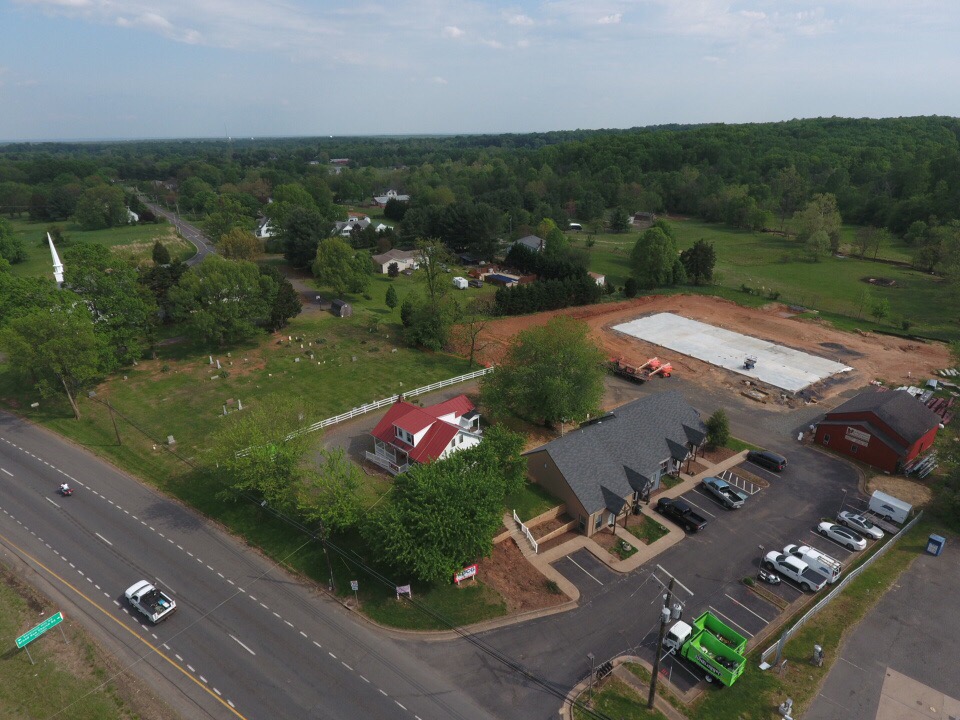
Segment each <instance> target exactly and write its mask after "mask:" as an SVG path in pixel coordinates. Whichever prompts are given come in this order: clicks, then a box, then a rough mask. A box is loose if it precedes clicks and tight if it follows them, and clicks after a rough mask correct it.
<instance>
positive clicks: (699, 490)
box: [693, 487, 726, 517]
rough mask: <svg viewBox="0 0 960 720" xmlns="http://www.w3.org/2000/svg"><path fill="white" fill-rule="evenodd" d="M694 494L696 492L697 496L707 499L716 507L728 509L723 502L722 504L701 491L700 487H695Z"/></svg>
mask: <svg viewBox="0 0 960 720" xmlns="http://www.w3.org/2000/svg"><path fill="white" fill-rule="evenodd" d="M693 492H695V493H696V494H697V495H700V496H701V497H705V498H706V499H707V500H709V501H710V502H712V503H713V504H714V505H716V506H717V507H719V508H723V509H726V506H725V505H724V504H723V503H722V502H720V501H719V500H717V499H716V498H713V497H711V496H710V495H708V494H707V493H705V492H704V491H703V490H701V489H700V488H699V487H695V488H694V489H693ZM701 509H702V508H701ZM704 512H707V511H706V510H704ZM714 517H716V516H714Z"/></svg>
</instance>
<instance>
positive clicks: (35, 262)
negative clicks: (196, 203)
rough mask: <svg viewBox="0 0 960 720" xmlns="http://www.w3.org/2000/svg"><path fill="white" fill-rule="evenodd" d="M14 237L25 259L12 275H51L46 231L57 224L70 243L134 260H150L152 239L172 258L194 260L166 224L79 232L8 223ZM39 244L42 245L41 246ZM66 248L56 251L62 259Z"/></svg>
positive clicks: (74, 228)
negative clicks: (104, 248) (102, 247)
mask: <svg viewBox="0 0 960 720" xmlns="http://www.w3.org/2000/svg"><path fill="white" fill-rule="evenodd" d="M9 222H10V225H11V226H12V227H13V234H14V237H19V238H20V239H21V240H22V241H23V246H24V249H25V250H26V251H27V259H26V261H24V262H22V263H17V264H16V265H14V266H12V271H13V273H14V274H15V275H22V276H28V275H49V274H51V273H52V265H51V262H50V249H49V247H48V245H47V234H46V233H47V228H49V227H50V226H51V225H59V226H60V227H62V228H63V232H64V234H65V235H66V236H67V237H68V238H69V239H70V241H71V242H72V243H81V242H88V243H97V244H99V245H106V246H107V247H110V248H114V249H115V251H116V252H117V253H118V254H121V255H122V256H125V257H132V258H134V259H136V260H146V259H149V258H150V252H151V250H152V249H153V243H154V241H155V240H158V239H159V240H161V241H162V242H163V243H164V244H165V245H167V249H168V250H170V255H171V256H172V257H179V258H180V259H181V260H186V259H187V258H190V257H193V255H194V254H195V253H196V249H195V248H194V247H193V245H191V244H190V243H188V242H186V241H185V240H181V239H180V238H178V237H177V235H176V233H175V231H174V229H173V227H172V226H170V225H168V224H167V223H160V224H157V225H124V226H122V227H116V228H108V229H106V230H81V229H80V227H79V226H77V225H75V224H74V223H69V222H68V223H49V222H31V221H29V220H17V219H14V220H10V221H9ZM41 241H42V242H43V244H42V245H41V244H40V243H41ZM64 250H65V248H62V247H58V248H57V252H58V253H59V255H60V258H61V259H63V253H64Z"/></svg>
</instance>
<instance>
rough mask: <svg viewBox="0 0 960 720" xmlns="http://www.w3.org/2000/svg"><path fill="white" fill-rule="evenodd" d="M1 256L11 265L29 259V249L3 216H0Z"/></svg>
mask: <svg viewBox="0 0 960 720" xmlns="http://www.w3.org/2000/svg"><path fill="white" fill-rule="evenodd" d="M0 258H3V259H4V260H6V261H7V262H9V263H10V264H11V265H16V264H17V263H22V262H23V261H24V260H26V259H27V251H26V249H25V248H24V247H23V241H22V240H20V238H18V237H14V236H13V228H11V227H10V223H8V222H7V221H6V220H4V219H3V218H0Z"/></svg>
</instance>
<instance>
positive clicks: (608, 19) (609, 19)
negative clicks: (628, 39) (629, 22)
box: [597, 13, 623, 25]
mask: <svg viewBox="0 0 960 720" xmlns="http://www.w3.org/2000/svg"><path fill="white" fill-rule="evenodd" d="M622 19H623V15H622V14H621V13H613V15H604V16H603V17H601V18H598V19H597V25H619V24H620V21H621V20H622Z"/></svg>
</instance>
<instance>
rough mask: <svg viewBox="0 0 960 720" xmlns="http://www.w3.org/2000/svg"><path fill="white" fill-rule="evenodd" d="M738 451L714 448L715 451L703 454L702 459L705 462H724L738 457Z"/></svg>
mask: <svg viewBox="0 0 960 720" xmlns="http://www.w3.org/2000/svg"><path fill="white" fill-rule="evenodd" d="M736 454H737V453H736V451H734V450H731V449H730V448H725V447H722V448H714V449H713V450H707V451H706V452H704V453H702V454H701V457H702V458H704V459H705V460H709V461H710V462H712V463H718V462H723V461H724V460H726V459H727V458H732V457H733V456H734V455H736Z"/></svg>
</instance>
